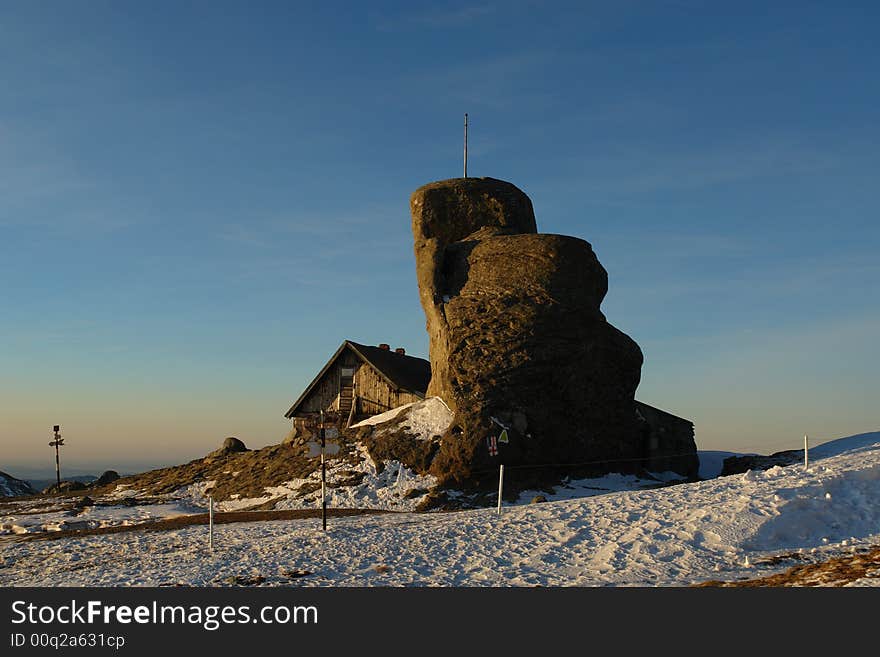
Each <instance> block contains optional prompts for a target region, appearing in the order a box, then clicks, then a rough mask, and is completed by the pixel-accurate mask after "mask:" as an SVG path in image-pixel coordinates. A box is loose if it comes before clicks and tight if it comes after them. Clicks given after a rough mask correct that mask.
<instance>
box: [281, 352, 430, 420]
mask: <svg viewBox="0 0 880 657" xmlns="http://www.w3.org/2000/svg"><path fill="white" fill-rule="evenodd" d="M346 349H350V350H351V351H353V352H354V353H355V355H357V356H358V358H360V359H361V360H362V361H364V362H365V363H367V364H369V365H370V366H372V368H373V369H374V370H376V372H378V373H379V375H380V376H382V378H384V379H385V380H386V381H387V382H388V383H389V384H390V385H391V386H392V387H393V388H394V389H395V390H402V391H405V392H411V393H413V394H415V395H418V396H419V397H424V396H425V391H426V390H427V389H428V382H429V381H430V380H431V363H430V362H428V361H427V360H425V359H424V358H416V357H415V356H407V355H405V354H398V353H397V352H395V351H391V350H390V349H381V348H379V347H371V346H368V345H363V344H358V343H357V342H352V341H351V340H346V341H345V342H343V343H342V344H341V345H340V346H339V349H337V350H336V352H335V353H334V354H333V355H332V356H331V357H330V360H329V361H327V364H326V365H324V367H323V368H322V369H321V371H320V372H318V375H317V376H316V377H315V378H314V380H313V381H312V382H311V383H310V384H309V385H308V387H307V388H306V389H305V390H304V391H303V393H302V394H301V395H300V396H299V399H297V400H296V401H295V402H294V403H293V406H291V407H290V410H289V411H287V413H285V414H284V417H287V418H290V417H293V415H294V414H295V413H296V411H297V408H298V407H299V405H300V404H302V402H303V401H305V399H306V398H307V397H308V396H309V393H311V392H312V390H313V389H314V388H315V386H317V385H318V382H319V381H320V380H321V379H322V378H323V377H324V374H326V373H327V370H329V369H330V367H331V366H332V365H333V363H334V362H336V359H337V358H339V356H341V355H342V353H343V352H344V351H345V350H346Z"/></svg>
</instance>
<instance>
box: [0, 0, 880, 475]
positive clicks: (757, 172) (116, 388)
mask: <svg viewBox="0 0 880 657" xmlns="http://www.w3.org/2000/svg"><path fill="white" fill-rule="evenodd" d="M877 7H878V5H877V4H876V3H871V2H865V3H846V2H843V3H828V2H804V1H800V2H792V3H786V2H774V3H765V2H754V3H753V2H736V3H730V2H728V3H720V2H718V3H707V2H684V1H681V2H641V1H640V2H620V1H615V2H602V3H599V2H596V3H589V2H565V3H554V2H548V3H537V2H474V3H467V2H453V3H441V2H431V3H424V4H422V5H419V4H418V3H412V2H399V3H396V2H369V3H361V2H351V3H337V2H324V3H308V4H305V3H303V4H298V3H293V2H277V3H275V2H216V1H211V2H150V3H144V2H133V1H130V2H98V1H90V2H77V3H72V2H24V1H21V2H0V9H2V13H0V80H2V84H0V281H2V283H0V469H3V470H6V471H8V472H10V473H11V474H19V473H20V475H21V476H25V475H27V474H28V473H29V472H30V471H32V470H35V469H39V468H44V469H45V470H47V471H51V470H52V468H53V467H54V464H53V460H52V459H53V454H52V450H51V449H50V448H49V446H48V444H47V443H48V441H49V440H50V439H51V427H52V425H53V424H61V425H62V433H63V435H64V437H65V440H66V442H67V444H66V445H65V447H64V448H62V450H63V452H62V454H63V455H62V459H63V461H62V464H63V466H64V465H65V464H67V465H68V466H69V470H68V471H69V472H70V473H71V474H72V473H73V472H74V471H77V470H80V471H86V472H94V471H97V470H101V469H104V468H114V469H118V470H121V471H131V470H134V469H141V468H145V467H153V466H157V465H164V464H171V463H177V462H182V461H186V460H189V459H192V458H196V457H200V456H203V455H204V454H206V453H207V452H208V451H210V450H212V449H214V448H216V447H217V446H219V444H220V442H221V441H222V439H223V438H224V437H226V436H237V437H239V438H241V439H242V440H244V441H245V443H246V444H247V445H248V446H249V447H261V446H264V445H267V444H271V443H275V442H278V441H280V440H281V439H282V438H283V436H284V434H285V433H286V431H287V429H288V425H287V421H286V420H285V419H284V418H283V414H284V412H285V411H286V410H287V408H288V407H289V405H290V404H291V402H292V401H293V400H294V399H295V398H296V397H297V396H298V395H299V393H300V392H301V391H302V389H303V388H304V387H305V386H306V385H307V384H308V382H309V381H310V380H311V378H312V377H313V376H314V374H315V373H316V372H317V371H318V370H319V369H320V367H321V366H322V365H323V364H324V362H325V361H326V360H327V358H328V357H329V356H330V355H331V354H332V353H333V351H334V350H335V349H336V348H337V347H338V346H339V344H340V343H341V342H342V340H344V339H346V338H349V339H352V340H355V341H358V342H364V343H368V344H377V343H379V342H388V343H390V344H391V345H392V347H396V346H404V347H406V348H407V351H408V352H409V353H411V354H414V355H420V356H427V348H428V338H427V334H426V332H425V326H424V315H423V314H422V310H421V307H420V305H419V302H418V294H417V288H416V280H415V263H414V258H413V252H412V236H411V233H410V217H409V206H408V201H409V195H410V193H411V192H412V191H413V190H414V189H416V188H417V187H419V186H420V185H422V184H424V183H427V182H430V181H433V180H439V179H444V178H451V177H456V176H459V175H461V168H462V164H461V159H462V158H461V147H462V144H461V141H462V119H463V114H464V113H465V112H468V113H469V115H470V123H471V131H470V134H471V140H470V146H471V147H470V160H469V167H468V173H469V174H470V175H472V176H492V177H495V178H501V179H504V180H509V181H511V182H513V183H514V184H516V185H517V186H519V187H520V188H521V189H523V191H525V192H526V193H527V194H529V196H530V197H531V198H532V201H533V203H534V206H535V211H536V215H537V219H538V227H539V230H541V231H542V232H548V233H562V234H568V235H575V236H577V237H581V238H584V239H586V240H587V241H589V242H590V243H591V244H592V245H593V247H594V250H595V251H596V253H597V255H598V257H599V259H600V261H601V262H602V263H603V265H604V266H605V268H606V269H607V270H608V272H609V279H610V285H609V287H610V289H609V293H608V296H607V297H606V299H605V302H604V303H603V306H602V309H603V311H604V312H605V314H606V316H607V317H608V319H609V321H610V322H611V323H612V324H614V325H615V326H617V327H618V328H620V329H621V330H623V331H625V332H626V333H628V334H629V335H630V336H632V337H633V338H634V339H635V340H636V341H637V342H638V343H639V345H640V346H641V347H642V350H643V352H644V354H645V364H644V367H643V369H642V383H641V385H640V387H639V390H638V392H637V397H638V398H639V399H641V400H642V401H645V402H647V403H650V404H653V405H656V406H659V407H661V408H664V409H666V410H668V411H671V412H673V413H676V414H679V415H682V416H684V417H687V418H690V419H692V420H693V421H694V422H695V424H696V438H697V445H698V447H699V448H700V449H726V450H731V451H757V452H762V453H767V452H771V451H776V450H780V449H794V448H797V447H798V446H800V445H801V444H802V440H803V434H804V433H809V434H810V435H811V436H814V437H815V440H816V441H817V442H821V441H824V440H829V439H832V438H836V437H839V436H844V435H849V434H854V433H859V432H864V431H871V430H877V429H878V427H880V421H878V414H880V412H878V410H877V408H878V404H877V400H878V394H877V379H878V370H880V367H878V366H880V353H878V352H880V349H878V346H877V336H878V334H880V303H878V302H880V262H878V258H877V254H878V247H880V224H878V209H880V201H878V198H880V196H878V193H877V190H878V184H877V178H878V175H877V168H878V167H877V164H878V155H877V154H878V146H880V130H878V119H877V117H878V113H877V108H878V104H880V75H878V71H880V57H878V53H880V46H878V40H877V25H878V24H880V10H878V8H877Z"/></svg>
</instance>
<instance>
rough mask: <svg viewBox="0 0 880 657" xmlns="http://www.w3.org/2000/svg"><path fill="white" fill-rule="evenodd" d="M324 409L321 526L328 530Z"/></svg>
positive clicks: (322, 418) (322, 414)
mask: <svg viewBox="0 0 880 657" xmlns="http://www.w3.org/2000/svg"><path fill="white" fill-rule="evenodd" d="M325 445H326V439H325V434H324V411H323V410H322V411H321V527H322V529H323V530H324V531H327V491H326V487H327V466H326V465H325V464H324V446H325Z"/></svg>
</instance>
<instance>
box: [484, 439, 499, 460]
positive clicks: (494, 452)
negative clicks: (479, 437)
mask: <svg viewBox="0 0 880 657" xmlns="http://www.w3.org/2000/svg"><path fill="white" fill-rule="evenodd" d="M486 442H487V443H488V444H489V456H498V439H497V438H495V436H490V437H489V438H487V439H486Z"/></svg>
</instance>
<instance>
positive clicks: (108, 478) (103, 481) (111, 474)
mask: <svg viewBox="0 0 880 657" xmlns="http://www.w3.org/2000/svg"><path fill="white" fill-rule="evenodd" d="M117 479H119V473H118V472H116V470H105V471H104V473H103V474H102V475H101V476H100V477H98V478H97V479H95V480H94V481H93V482H92V483H91V484H90V485H91V486H92V487H93V488H97V487H98V486H106V485H107V484H111V483H113V482H114V481H116V480H117Z"/></svg>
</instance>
